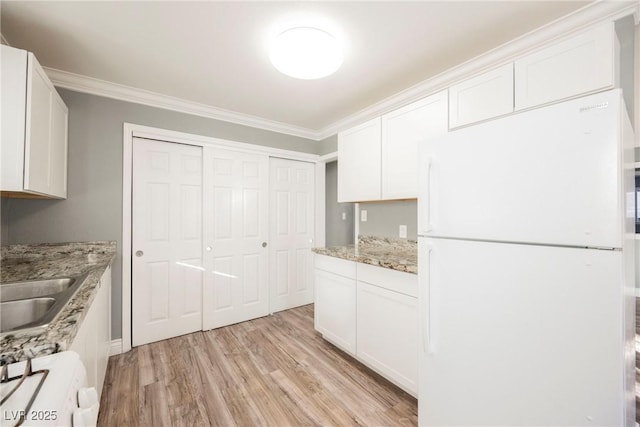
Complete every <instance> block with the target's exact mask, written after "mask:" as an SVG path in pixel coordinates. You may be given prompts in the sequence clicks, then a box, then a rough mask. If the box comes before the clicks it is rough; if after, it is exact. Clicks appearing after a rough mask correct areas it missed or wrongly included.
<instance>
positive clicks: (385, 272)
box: [357, 263, 418, 298]
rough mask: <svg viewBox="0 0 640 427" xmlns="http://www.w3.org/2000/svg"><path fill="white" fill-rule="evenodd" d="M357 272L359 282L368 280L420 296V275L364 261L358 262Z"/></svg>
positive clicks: (389, 288) (373, 283) (383, 286)
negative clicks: (364, 262)
mask: <svg viewBox="0 0 640 427" xmlns="http://www.w3.org/2000/svg"><path fill="white" fill-rule="evenodd" d="M357 272H358V281H359V282H366V283H369V284H371V285H375V286H379V287H381V288H384V289H388V290H391V291H394V292H399V293H401V294H404V295H409V296H412V297H416V298H417V297H418V276H417V275H416V274H411V273H405V272H402V271H397V270H392V269H390V268H384V267H377V266H374V265H369V264H362V263H357Z"/></svg>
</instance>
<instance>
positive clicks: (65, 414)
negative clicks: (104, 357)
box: [0, 351, 100, 427]
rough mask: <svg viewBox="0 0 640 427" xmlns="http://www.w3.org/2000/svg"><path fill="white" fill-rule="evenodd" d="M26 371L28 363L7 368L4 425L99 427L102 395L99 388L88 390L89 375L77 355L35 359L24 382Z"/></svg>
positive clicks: (1, 393)
mask: <svg viewBox="0 0 640 427" xmlns="http://www.w3.org/2000/svg"><path fill="white" fill-rule="evenodd" d="M26 368H27V362H19V363H12V364H10V365H8V366H7V369H6V370H4V367H3V375H2V376H3V378H2V382H0V399H1V400H2V404H0V425H2V426H18V425H22V426H60V427H63V426H64V427H67V426H73V427H79V426H95V425H96V422H97V419H98V409H99V403H100V402H99V401H98V394H97V393H96V390H95V388H93V387H91V388H87V373H86V370H85V368H84V366H83V364H82V362H81V361H80V357H79V356H78V354H77V353H74V352H72V351H65V352H62V353H56V354H52V355H49V356H43V357H38V358H35V359H32V360H31V369H30V375H27V376H25V378H24V380H21V377H22V376H23V375H24V374H25V369H26ZM28 373H29V372H27V374H28ZM4 377H8V381H7V380H6V378H4ZM18 385H19V386H18ZM16 386H18V387H17V388H16ZM14 389H15V391H12V390H14Z"/></svg>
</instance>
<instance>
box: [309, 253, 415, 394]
mask: <svg viewBox="0 0 640 427" xmlns="http://www.w3.org/2000/svg"><path fill="white" fill-rule="evenodd" d="M315 267H316V268H315V279H316V283H315V292H316V300H315V328H316V330H317V331H318V332H320V333H321V334H322V336H323V338H325V339H326V340H327V341H329V342H331V343H333V344H334V345H336V346H337V347H339V348H341V349H342V350H344V351H346V352H348V353H349V354H351V355H353V356H355V357H356V359H358V360H359V361H361V362H362V363H364V364H365V365H367V366H368V367H370V368H371V369H373V370H374V371H376V372H378V373H379V374H380V375H382V376H383V377H385V378H387V379H388V380H389V381H391V382H393V383H394V384H396V385H398V386H399V387H401V388H402V389H404V390H405V391H407V392H408V393H410V394H412V395H414V396H417V394H418V301H417V292H418V279H417V276H416V275H415V274H410V273H403V272H400V271H396V270H391V269H388V268H382V267H375V266H371V265H368V264H362V263H356V262H353V261H346V260H343V259H339V258H332V257H329V256H324V255H318V254H316V255H315Z"/></svg>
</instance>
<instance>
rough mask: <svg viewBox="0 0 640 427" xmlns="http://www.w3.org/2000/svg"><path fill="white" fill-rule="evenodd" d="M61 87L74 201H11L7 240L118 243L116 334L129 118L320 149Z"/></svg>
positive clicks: (117, 332) (116, 331)
mask: <svg viewBox="0 0 640 427" xmlns="http://www.w3.org/2000/svg"><path fill="white" fill-rule="evenodd" d="M59 92H60V95H61V96H62V98H63V99H64V101H65V103H66V104H67V106H68V107H69V169H68V188H67V192H68V198H67V200H23V199H9V200H8V201H7V200H3V202H2V206H1V207H2V218H3V221H2V238H3V243H4V244H16V243H45V242H51V243H53V242H70V241H90V240H116V241H117V242H118V254H117V257H116V259H115V261H114V266H113V290H112V301H113V308H112V328H113V338H120V337H121V329H122V322H121V321H122V305H121V301H122V283H121V258H122V252H121V249H122V126H123V123H124V122H129V123H134V124H140V125H147V126H153V127H159V128H164V129H171V130H176V131H181V132H188V133H193V134H198V135H205V136H212V137H217V138H222V139H228V140H234V141H241V142H246V143H251V144H257V145H267V146H271V147H277V148H282V149H288V150H295V151H302V152H308V153H315V151H316V149H317V143H316V142H314V141H311V140H307V139H304V138H298V137H294V136H290V135H283V134H278V133H275V132H269V131H264V130H260V129H255V128H251V127H247V126H240V125H235V124H232V123H228V122H223V121H218V120H212V119H206V118H203V117H197V116H191V115H187V114H182V113H177V112H173V111H168V110H162V109H158V108H152V107H147V106H143V105H138V104H132V103H128V102H122V101H116V100H112V99H108V98H102V97H98V96H92V95H87V94H81V93H76V92H72V91H67V90H59ZM5 215H6V219H5ZM5 227H6V228H7V230H6V231H8V240H7V239H5V236H6V234H5V232H6V231H5Z"/></svg>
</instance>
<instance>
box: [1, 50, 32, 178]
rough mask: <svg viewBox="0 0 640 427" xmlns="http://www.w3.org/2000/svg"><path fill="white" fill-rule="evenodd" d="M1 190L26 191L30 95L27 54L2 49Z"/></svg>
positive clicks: (24, 51) (22, 51)
mask: <svg viewBox="0 0 640 427" xmlns="http://www.w3.org/2000/svg"><path fill="white" fill-rule="evenodd" d="M0 54H1V58H0V67H1V72H0V79H1V83H0V87H2V97H1V101H0V102H1V103H2V108H1V110H0V112H1V113H2V117H1V118H0V122H1V123H2V126H0V132H1V134H2V139H0V153H1V155H0V184H1V187H0V190H2V191H22V190H23V185H24V135H25V112H26V98H25V94H26V93H27V51H26V50H21V49H15V48H12V47H9V46H6V45H0Z"/></svg>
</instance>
